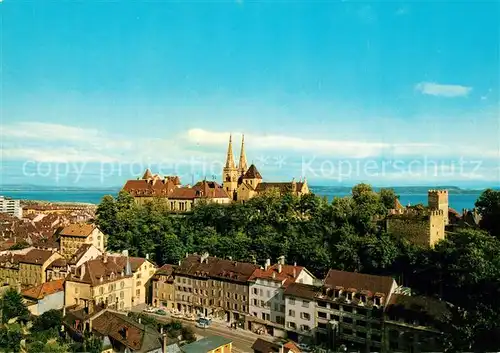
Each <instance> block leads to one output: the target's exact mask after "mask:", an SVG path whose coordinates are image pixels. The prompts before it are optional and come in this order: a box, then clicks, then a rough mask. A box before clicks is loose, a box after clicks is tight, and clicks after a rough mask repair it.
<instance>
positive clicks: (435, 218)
mask: <svg viewBox="0 0 500 353" xmlns="http://www.w3.org/2000/svg"><path fill="white" fill-rule="evenodd" d="M445 224H446V220H445V217H444V213H443V212H440V213H437V212H432V214H431V215H430V228H429V232H430V245H431V246H434V244H435V243H436V242H438V241H439V240H441V239H444V237H445V232H444V230H445Z"/></svg>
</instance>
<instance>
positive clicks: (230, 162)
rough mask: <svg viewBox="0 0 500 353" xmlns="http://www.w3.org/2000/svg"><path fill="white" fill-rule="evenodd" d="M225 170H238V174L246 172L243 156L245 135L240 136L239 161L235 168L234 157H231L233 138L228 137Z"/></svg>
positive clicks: (244, 156) (245, 158) (245, 162)
mask: <svg viewBox="0 0 500 353" xmlns="http://www.w3.org/2000/svg"><path fill="white" fill-rule="evenodd" d="M226 168H230V169H238V172H239V173H240V174H243V173H245V171H246V170H247V157H246V155H245V135H242V137H241V152H240V160H239V163H238V167H237V168H236V165H235V163H234V156H233V137H232V135H229V145H228V146H227V157H226Z"/></svg>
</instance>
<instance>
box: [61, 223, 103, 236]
mask: <svg viewBox="0 0 500 353" xmlns="http://www.w3.org/2000/svg"><path fill="white" fill-rule="evenodd" d="M95 228H96V225H95V224H90V223H73V224H70V225H69V226H67V227H64V229H63V230H62V231H61V232H60V233H59V234H60V235H67V236H72V237H88V236H89V235H90V234H91V233H92V232H93V231H94V229H95Z"/></svg>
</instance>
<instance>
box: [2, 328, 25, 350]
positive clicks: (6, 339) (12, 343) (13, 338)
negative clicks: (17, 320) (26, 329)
mask: <svg viewBox="0 0 500 353" xmlns="http://www.w3.org/2000/svg"><path fill="white" fill-rule="evenodd" d="M22 338H23V333H22V328H21V327H20V326H19V324H9V325H6V324H4V325H2V326H1V327H0V352H6V353H7V352H9V353H10V352H15V353H17V352H19V351H20V349H21V347H20V343H21V340H22Z"/></svg>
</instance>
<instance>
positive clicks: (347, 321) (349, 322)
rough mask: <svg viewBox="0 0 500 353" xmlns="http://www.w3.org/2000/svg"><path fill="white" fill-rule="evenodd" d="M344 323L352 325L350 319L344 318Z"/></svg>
mask: <svg viewBox="0 0 500 353" xmlns="http://www.w3.org/2000/svg"><path fill="white" fill-rule="evenodd" d="M342 322H343V323H346V324H352V319H351V318H350V317H345V316H344V317H343V318H342Z"/></svg>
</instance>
